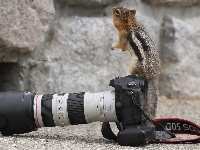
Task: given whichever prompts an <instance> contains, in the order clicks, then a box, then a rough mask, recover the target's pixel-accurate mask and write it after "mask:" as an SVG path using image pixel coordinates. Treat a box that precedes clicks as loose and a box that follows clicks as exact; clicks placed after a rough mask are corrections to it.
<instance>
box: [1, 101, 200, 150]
mask: <svg viewBox="0 0 200 150" xmlns="http://www.w3.org/2000/svg"><path fill="white" fill-rule="evenodd" d="M199 106H200V100H198V99H196V100H195V99H193V100H175V99H173V100H169V99H166V98H165V97H161V98H160V100H159V103H158V110H157V118H160V117H178V118H182V119H187V120H190V121H193V122H194V123H196V124H198V125H200V109H199ZM100 130H101V122H95V123H90V124H86V125H76V126H66V127H54V128H41V129H38V130H37V131H34V132H31V133H27V134H22V135H14V136H9V137H3V136H2V135H0V150H7V149H9V150H18V149H20V150H22V149H27V150H30V149H31V150H36V149H41V150H46V149H51V150H60V149H62V150H63V149H73V150H74V149H77V150H78V149H94V150H96V149H99V150H106V149H113V150H114V149H115V150H116V149H117V150H120V149H137V150H138V149H139V150H145V149H151V150H154V149H155V150H160V149H163V150H165V149H166V150H168V149H179V150H180V149H181V150H190V149H191V150H198V149H200V144H147V145H145V146H142V147H128V146H125V147H122V146H120V145H118V144H117V143H114V142H112V141H108V140H106V139H104V138H103V137H102V135H101V131H100ZM186 137H187V138H188V136H185V138H186ZM183 138H184V136H183Z"/></svg>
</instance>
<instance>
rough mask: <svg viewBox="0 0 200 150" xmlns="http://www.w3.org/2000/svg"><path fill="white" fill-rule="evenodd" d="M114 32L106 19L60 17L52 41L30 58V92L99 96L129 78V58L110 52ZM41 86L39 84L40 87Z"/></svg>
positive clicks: (117, 52) (110, 23)
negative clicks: (112, 82)
mask: <svg viewBox="0 0 200 150" xmlns="http://www.w3.org/2000/svg"><path fill="white" fill-rule="evenodd" d="M114 37H116V38H117V30H116V29H115V28H114V26H113V23H112V19H111V18H107V17H78V16H76V17H66V18H65V17H62V18H60V19H58V21H57V22H56V23H55V25H54V32H53V35H52V38H51V39H50V40H49V41H48V43H47V44H46V46H45V47H44V49H43V50H42V52H41V53H40V54H38V55H36V57H35V58H33V62H32V67H31V68H30V71H29V81H28V83H31V84H30V86H29V90H31V91H33V90H35V91H36V92H38V93H63V92H68V93H69V92H80V91H89V92H98V91H105V90H110V89H113V88H111V87H110V88H109V82H110V80H111V79H113V78H115V77H117V76H125V75H127V74H128V63H129V59H130V54H129V53H128V52H124V53H123V52H122V51H121V50H114V51H112V50H110V48H111V44H112V43H113V42H115V40H117V39H116V38H114ZM41 83H42V84H41Z"/></svg>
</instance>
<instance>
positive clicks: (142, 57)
mask: <svg viewBox="0 0 200 150" xmlns="http://www.w3.org/2000/svg"><path fill="white" fill-rule="evenodd" d="M112 14H113V23H114V25H115V27H116V28H117V30H118V34H119V39H118V41H117V43H114V44H112V48H111V50H114V49H115V48H120V49H122V51H129V52H130V54H131V61H130V65H129V72H130V74H137V75H138V76H139V77H140V78H141V79H143V80H146V81H147V84H148V90H147V92H146V93H143V94H142V95H141V106H142V108H143V109H144V110H145V111H146V112H147V114H148V115H149V117H150V118H151V119H154V118H155V115H156V108H157V101H158V76H159V74H160V58H159V54H158V51H157V49H156V46H155V44H154V42H153V41H152V40H151V38H150V37H149V36H148V35H147V33H146V32H145V30H144V28H143V27H142V26H141V25H140V23H139V22H138V21H137V20H136V18H135V14H136V10H129V9H127V8H125V7H113V9H112ZM144 122H145V121H144ZM144 124H146V123H144Z"/></svg>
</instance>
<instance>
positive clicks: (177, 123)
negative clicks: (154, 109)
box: [149, 118, 200, 144]
mask: <svg viewBox="0 0 200 150" xmlns="http://www.w3.org/2000/svg"><path fill="white" fill-rule="evenodd" d="M155 121H156V122H157V123H159V124H161V125H162V126H163V127H164V128H165V129H166V130H168V131H170V132H171V133H173V134H175V135H176V134H177V135H178V134H188V135H189V136H187V137H185V136H184V138H186V139H183V138H182V137H176V138H170V139H169V138H167V137H166V139H163V135H161V136H162V139H161V138H159V134H160V133H161V132H162V131H159V129H158V128H157V127H156V140H153V141H149V143H174V144H175V143H200V126H198V125H196V124H195V123H193V122H191V121H188V120H184V119H179V118H159V119H155ZM195 135H196V136H195Z"/></svg>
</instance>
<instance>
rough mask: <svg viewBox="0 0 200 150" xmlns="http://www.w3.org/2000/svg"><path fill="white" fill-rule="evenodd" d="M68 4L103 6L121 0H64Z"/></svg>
mask: <svg viewBox="0 0 200 150" xmlns="http://www.w3.org/2000/svg"><path fill="white" fill-rule="evenodd" d="M65 1H66V2H67V3H68V4H69V5H85V6H105V5H109V4H112V3H117V2H120V1H122V0H65Z"/></svg>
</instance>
